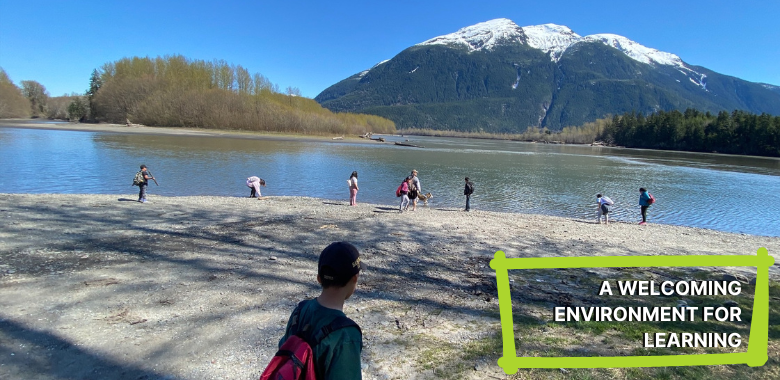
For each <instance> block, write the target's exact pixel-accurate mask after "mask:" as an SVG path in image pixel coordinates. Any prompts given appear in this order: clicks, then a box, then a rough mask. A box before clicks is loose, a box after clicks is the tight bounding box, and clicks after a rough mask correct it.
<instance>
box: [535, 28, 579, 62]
mask: <svg viewBox="0 0 780 380" xmlns="http://www.w3.org/2000/svg"><path fill="white" fill-rule="evenodd" d="M522 29H523V32H524V33H525V35H526V37H527V38H528V45H529V46H531V47H532V48H535V49H539V50H542V51H543V52H545V53H550V58H552V60H553V61H558V59H560V58H561V54H563V52H564V51H566V49H567V48H568V47H569V46H571V45H572V44H574V43H575V42H577V41H579V40H580V39H581V38H582V37H580V36H579V35H578V34H577V33H574V32H573V31H572V30H571V29H569V28H568V27H566V26H563V25H555V24H544V25H534V26H525V27H523V28H522Z"/></svg>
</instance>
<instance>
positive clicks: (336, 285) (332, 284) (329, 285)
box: [320, 273, 352, 289]
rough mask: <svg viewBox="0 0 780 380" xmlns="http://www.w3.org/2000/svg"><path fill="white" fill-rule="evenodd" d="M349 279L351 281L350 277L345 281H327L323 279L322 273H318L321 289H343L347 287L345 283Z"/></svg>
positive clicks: (336, 279)
mask: <svg viewBox="0 0 780 380" xmlns="http://www.w3.org/2000/svg"><path fill="white" fill-rule="evenodd" d="M351 279H352V277H349V278H347V279H343V278H341V279H339V278H334V279H333V280H328V279H326V278H325V276H324V275H323V274H322V273H320V281H322V282H321V283H320V285H321V286H322V288H323V289H328V288H343V287H345V286H347V283H348V282H349V280H351Z"/></svg>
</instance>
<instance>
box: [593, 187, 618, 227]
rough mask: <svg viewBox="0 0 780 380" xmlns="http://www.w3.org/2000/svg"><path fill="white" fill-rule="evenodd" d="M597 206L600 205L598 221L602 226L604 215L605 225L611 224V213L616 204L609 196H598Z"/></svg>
mask: <svg viewBox="0 0 780 380" xmlns="http://www.w3.org/2000/svg"><path fill="white" fill-rule="evenodd" d="M596 204H597V205H598V220H599V224H601V216H602V215H604V223H606V224H609V212H610V211H612V205H614V204H615V202H613V201H612V199H609V197H607V196H602V195H601V194H596Z"/></svg>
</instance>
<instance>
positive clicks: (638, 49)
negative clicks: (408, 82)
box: [418, 18, 687, 69]
mask: <svg viewBox="0 0 780 380" xmlns="http://www.w3.org/2000/svg"><path fill="white" fill-rule="evenodd" d="M512 42H519V43H525V44H527V45H529V46H531V47H533V48H536V49H539V50H541V51H543V52H545V53H550V59H552V60H553V61H556V62H557V61H558V60H559V59H560V58H561V55H563V53H564V52H565V51H566V50H567V49H568V48H570V47H571V46H572V45H574V44H577V43H579V42H601V43H603V44H605V45H608V46H611V47H614V48H615V49H618V50H620V51H622V52H623V53H624V54H625V55H627V56H629V57H631V58H632V59H635V60H637V61H639V62H642V63H647V64H660V65H669V66H677V67H680V68H684V69H687V67H686V66H685V64H684V63H683V61H682V60H681V59H680V57H678V56H676V55H674V54H672V53H666V52H662V51H659V50H656V49H653V48H649V47H647V46H643V45H642V44H639V43H637V42H635V41H632V40H630V39H628V38H626V37H623V36H619V35H616V34H593V35H589V36H585V37H581V36H580V35H578V34H577V33H574V32H573V31H572V30H571V29H569V28H568V27H566V26H563V25H556V24H544V25H532V26H524V27H519V26H517V24H515V23H514V22H512V20H509V19H506V18H499V19H495V20H490V21H486V22H481V23H479V24H476V25H472V26H468V27H465V28H463V29H460V30H458V31H457V32H455V33H450V34H446V35H443V36H439V37H435V38H431V39H430V40H427V41H424V42H421V43H419V44H418V45H437V44H438V45H449V44H460V45H465V46H467V47H468V48H469V50H471V51H475V50H482V49H486V50H490V49H493V48H494V47H496V46H497V45H499V44H501V43H512Z"/></svg>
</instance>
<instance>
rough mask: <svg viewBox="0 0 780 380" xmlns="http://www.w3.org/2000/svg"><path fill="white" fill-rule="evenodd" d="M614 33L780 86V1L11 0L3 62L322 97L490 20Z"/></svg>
mask: <svg viewBox="0 0 780 380" xmlns="http://www.w3.org/2000/svg"><path fill="white" fill-rule="evenodd" d="M502 17H503V18H508V19H511V20H512V21H514V22H515V23H517V24H518V25H520V26H527V25H537V24H544V23H555V24H560V25H566V26H568V27H570V28H571V29H572V30H574V32H575V33H577V34H579V35H582V36H584V35H588V34H595V33H614V34H619V35H622V36H625V37H627V38H629V39H632V40H634V41H636V42H638V43H641V44H643V45H645V46H648V47H652V48H656V49H658V50H662V51H667V52H670V53H674V54H677V55H678V56H680V57H681V58H682V59H683V60H684V61H685V62H687V63H689V64H694V65H700V66H704V67H707V68H709V69H711V70H714V71H717V72H720V73H722V74H726V75H732V76H736V77H739V78H742V79H746V80H749V81H754V82H764V83H770V84H774V85H780V26H778V20H780V1H776V0H765V1H754V0H742V1H739V2H737V1H733V0H731V1H723V0H707V1H705V0H674V1H668V0H656V1H644V0H634V1H627V0H621V1H611V0H610V1H607V0H605V1H599V0H595V1H582V0H577V1H570V0H567V1H554V0H550V1H522V0H520V1H518V0H514V1H490V0H488V1H480V2H478V1H458V0H447V1H407V0H396V1H392V2H391V1H381V2H379V1H296V0H287V1H265V0H255V1H246V2H235V1H224V2H219V1H214V0H212V1H199V0H190V1H178V0H177V1H165V0H156V1H147V0H136V1H131V2H126V3H122V2H115V1H110V0H109V1H106V0H102V1H80V0H74V1H69V2H64V1H48V0H47V1H40V0H24V1H18V0H0V67H2V68H3V69H5V71H6V72H7V73H8V75H9V76H10V77H11V79H12V80H13V81H14V82H16V83H17V84H19V82H20V81H22V80H35V81H38V82H40V83H41V84H43V85H44V86H45V87H46V88H47V89H48V91H49V93H50V94H51V95H52V96H59V95H62V94H65V93H71V92H78V93H83V92H84V90H86V88H87V85H88V82H89V76H90V73H91V72H92V70H93V69H95V68H98V67H100V66H102V65H103V64H104V63H107V62H113V61H116V60H118V59H120V58H123V57H132V56H142V57H143V56H151V57H156V56H158V55H160V56H162V55H169V54H182V55H184V56H186V57H188V58H191V59H203V60H212V59H224V60H225V61H227V62H229V63H232V64H237V65H241V66H244V67H245V68H247V69H248V70H249V71H250V72H251V73H256V72H257V73H261V74H263V75H265V76H266V77H268V78H269V79H270V80H271V81H272V82H274V83H276V84H278V85H279V87H280V88H282V89H284V88H286V87H287V86H293V87H298V88H299V89H300V90H301V92H302V94H303V95H304V96H307V97H314V96H316V95H317V94H319V93H320V91H322V90H324V89H325V88H327V87H328V86H330V85H332V84H334V83H336V82H338V81H340V80H342V79H344V78H346V77H348V76H350V75H352V74H355V73H357V72H359V71H362V70H365V69H367V68H370V67H371V66H373V65H374V64H376V63H378V62H380V61H382V60H385V59H389V58H392V57H393V56H395V55H396V54H398V53H399V52H401V51H402V50H403V49H405V48H407V47H409V46H411V45H414V44H416V43H419V42H422V41H425V40H427V39H429V38H432V37H436V36H439V35H442V34H447V33H452V32H455V31H456V30H458V29H460V28H462V27H465V26H469V25H473V24H476V23H479V22H483V21H487V20H491V19H495V18H502Z"/></svg>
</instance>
